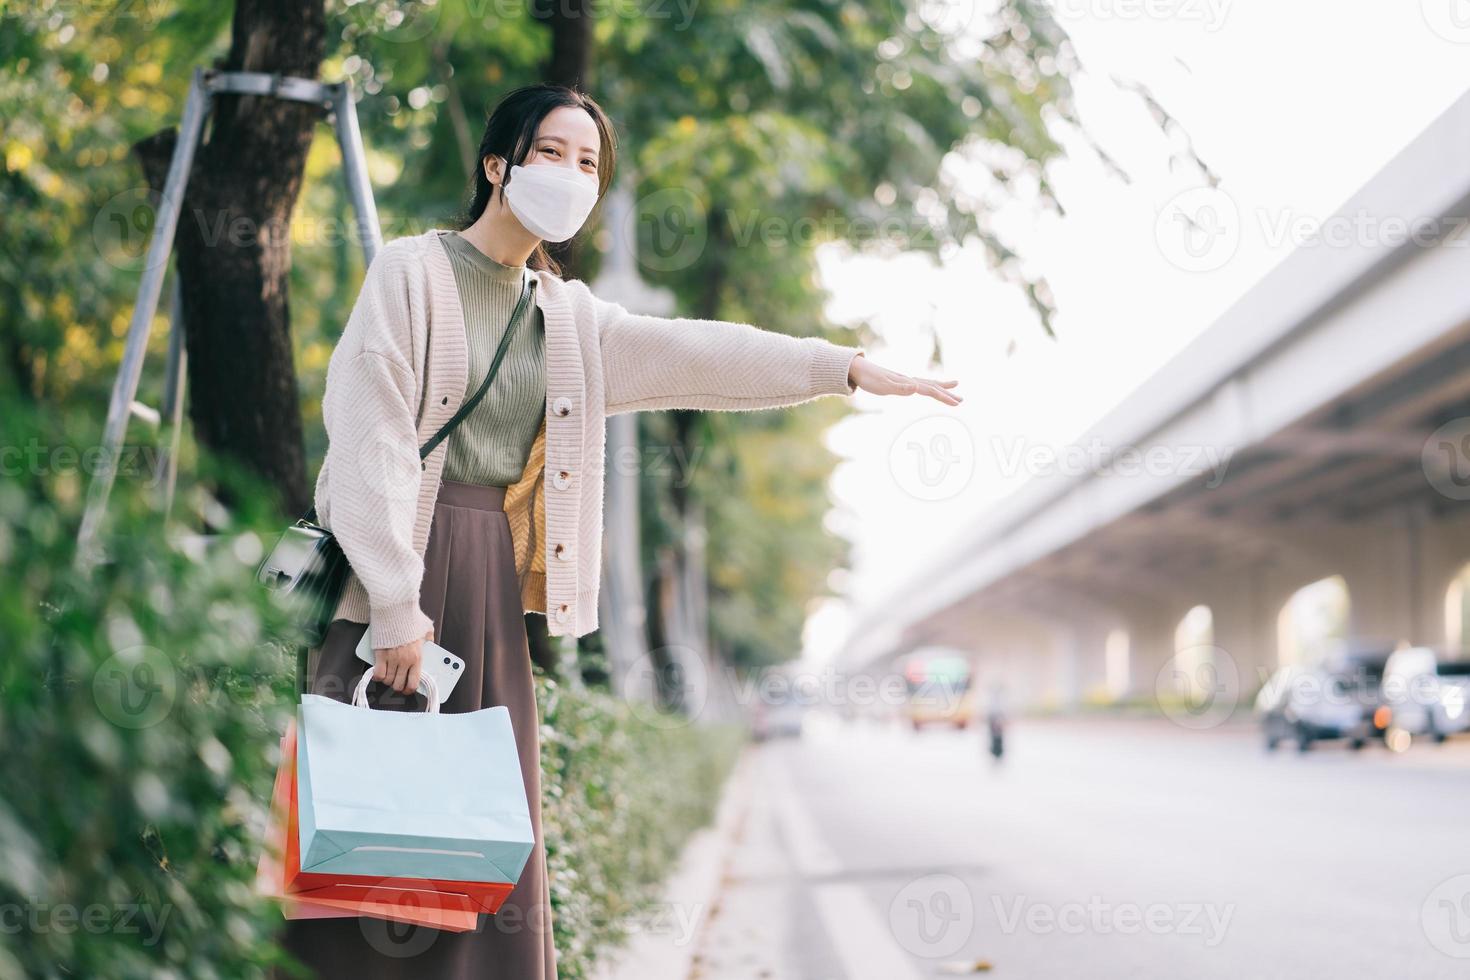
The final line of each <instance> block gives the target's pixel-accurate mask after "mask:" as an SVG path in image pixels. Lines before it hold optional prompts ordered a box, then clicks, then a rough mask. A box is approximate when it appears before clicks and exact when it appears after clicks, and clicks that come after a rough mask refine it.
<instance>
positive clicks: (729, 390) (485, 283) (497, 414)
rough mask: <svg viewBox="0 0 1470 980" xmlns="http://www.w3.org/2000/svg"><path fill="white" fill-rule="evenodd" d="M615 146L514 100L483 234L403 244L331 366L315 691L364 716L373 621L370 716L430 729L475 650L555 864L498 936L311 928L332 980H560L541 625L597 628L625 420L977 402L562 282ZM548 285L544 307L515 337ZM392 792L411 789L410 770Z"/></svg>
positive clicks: (299, 946)
mask: <svg viewBox="0 0 1470 980" xmlns="http://www.w3.org/2000/svg"><path fill="white" fill-rule="evenodd" d="M614 147H615V144H614V138H613V130H612V125H611V123H610V122H609V120H608V118H607V116H606V115H605V114H604V113H603V111H602V109H601V108H600V107H599V106H598V105H597V104H596V103H595V102H594V101H593V100H592V99H590V98H588V97H587V96H586V95H583V94H581V93H578V92H575V91H573V90H570V89H566V88H561V87H557V86H550V85H535V86H530V87H527V88H522V89H519V90H517V91H515V92H512V93H511V94H510V95H508V96H506V97H505V99H504V100H502V101H501V102H500V104H499V105H498V106H497V107H496V109H495V111H494V112H493V113H492V114H491V116H490V119H489V122H488V124H487V126H486V129H485V135H484V138H483V140H482V141H481V144H480V152H479V158H478V159H479V163H480V165H479V169H478V171H477V172H476V174H475V190H474V197H473V201H472V204H471V205H470V208H469V212H468V215H467V216H466V220H464V221H462V222H461V228H460V229H459V230H457V231H448V230H443V229H434V230H431V231H429V232H427V233H425V234H422V235H413V236H407V237H404V238H400V239H397V240H395V241H393V242H390V243H388V244H387V245H386V246H385V247H384V248H383V249H382V251H381V252H380V254H379V255H378V256H377V258H376V259H375V260H374V262H373V263H372V265H371V267H370V268H369V269H368V273H367V276H366V280H365V281H364V283H363V287H362V291H361V293H360V295H359V296H358V299H357V302H356V304H355V306H354V307H353V310H352V314H351V316H350V318H349V319H348V323H347V326H346V329H345V330H344V332H343V334H342V339H341V341H340V342H339V343H338V345H337V348H336V350H335V351H334V352H333V354H332V359H331V363H330V366H329V368H328V373H327V383H326V391H325V394H324V396H323V399H322V416H323V421H324V423H325V425H326V429H327V436H328V441H329V445H328V450H327V457H326V461H325V462H324V464H323V466H322V470H321V474H320V476H319V478H318V481H317V487H316V505H317V512H318V515H319V517H320V519H321V521H322V523H323V524H324V525H326V526H327V527H330V528H331V529H332V531H333V532H334V533H335V534H336V537H337V540H338V541H340V542H341V545H342V548H343V550H344V552H345V553H346V555H347V558H348V561H349V562H350V564H351V566H352V570H353V574H352V576H351V578H350V580H349V583H348V586H347V589H346V591H345V594H344V596H343V598H342V601H341V603H340V605H339V606H338V608H337V610H336V613H335V616H334V622H333V623H332V626H331V628H330V629H329V631H328V633H327V635H326V637H325V638H324V640H323V642H322V645H321V647H320V648H318V649H316V650H313V651H312V654H311V660H310V664H309V669H310V677H311V680H310V685H311V690H312V691H313V692H314V693H318V694H325V695H328V696H332V697H336V698H339V699H342V700H346V699H347V698H348V695H349V692H350V691H351V690H352V687H353V685H354V683H355V681H356V678H357V677H358V676H360V674H361V672H362V670H363V669H364V668H363V665H362V664H361V663H360V662H359V661H358V660H357V659H356V658H355V656H354V650H355V648H356V647H357V645H358V642H359V641H360V640H361V639H362V636H363V633H364V632H365V631H367V630H368V628H369V626H368V624H369V623H370V624H371V637H370V642H371V646H372V648H373V651H374V657H375V660H376V666H375V668H374V675H373V676H374V681H375V682H374V684H373V685H372V686H371V687H370V689H369V697H370V699H371V700H372V701H373V702H374V703H375V704H376V705H378V706H380V707H385V708H392V709H397V710H421V705H422V701H421V699H420V696H419V695H417V694H415V693H414V692H415V691H416V689H417V687H418V683H419V676H420V668H421V655H422V644H423V642H424V640H426V639H434V640H435V642H437V643H439V644H441V645H443V646H444V647H446V648H447V649H449V650H450V651H451V652H453V653H455V654H457V655H458V656H459V657H460V658H462V659H463V660H464V662H465V668H464V675H463V676H462V677H461V678H460V680H459V682H458V684H457V686H456V687H455V688H454V691H453V693H452V695H451V697H450V698H449V700H448V701H447V702H446V703H445V704H444V706H443V709H442V710H444V711H446V712H455V711H473V710H476V709H478V708H483V707H489V706H492V705H505V706H507V707H508V708H509V710H510V713H511V720H512V725H513V727H514V730H515V735H516V741H517V748H518V750H519V753H520V758H521V770H522V773H523V775H524V778H525V783H526V793H527V797H528V799H529V801H530V803H531V814H532V824H533V827H534V829H535V832H536V840H537V846H536V848H535V850H534V851H533V853H532V855H531V857H530V859H529V861H528V862H527V864H526V867H525V870H524V872H523V873H522V876H521V878H520V880H519V882H518V883H517V884H516V887H515V889H514V890H513V891H512V893H511V896H510V898H509V899H507V901H506V903H505V906H504V907H503V908H502V910H501V911H500V913H499V914H497V915H495V916H491V917H486V918H485V919H484V920H483V924H482V927H481V929H480V930H479V931H477V932H466V933H449V932H439V931H437V930H433V929H428V928H423V927H402V928H399V927H390V926H388V925H387V924H386V923H383V922H381V921H379V920H375V919H369V918H363V919H360V920H359V919H335V920H333V919H328V920H304V921H296V922H292V923H291V924H290V925H289V927H288V931H287V935H286V946H287V948H288V949H289V950H290V951H291V952H292V953H294V954H295V955H296V956H298V957H299V958H301V959H302V960H304V961H305V962H306V963H308V964H309V965H311V966H312V967H314V968H315V969H316V970H317V971H318V972H319V973H320V974H321V975H323V976H330V977H339V976H341V977H357V978H362V977H388V976H393V977H397V976H403V977H409V976H413V977H468V976H471V975H473V976H477V977H508V978H515V980H530V978H554V977H555V976H556V951H555V949H554V948H553V946H552V940H551V909H550V905H549V900H548V892H547V879H546V855H545V850H544V846H543V841H542V837H541V814H540V772H539V764H538V763H539V744H538V732H537V716H536V706H535V700H534V695H533V689H532V675H531V661H530V656H529V651H528V648H527V640H526V633H525V628H524V625H525V624H524V620H523V618H522V612H523V610H524V611H536V612H542V613H544V614H546V616H547V621H548V627H549V630H550V632H551V633H552V634H553V635H558V636H561V635H571V636H581V635H583V634H585V633H589V632H591V631H592V630H594V629H596V628H597V595H598V584H599V572H600V567H601V553H600V552H601V538H602V488H603V453H604V448H605V446H604V430H605V420H606V417H607V416H608V415H612V414H616V413H618V412H631V411H637V410H639V409H668V408H686V409H724V410H732V411H733V410H748V409H760V408H775V407H779V406H785V405H795V404H798V403H801V402H805V401H809V400H811V399H813V398H816V397H819V396H821V395H828V394H852V393H853V392H855V391H856V390H857V389H858V388H862V389H864V390H866V391H870V392H873V393H876V394H885V395H887V394H901V395H908V394H924V395H928V396H930V397H932V398H935V399H937V400H938V401H941V402H943V403H945V404H947V405H954V404H957V403H958V402H959V398H958V397H957V396H955V395H953V394H951V393H950V392H949V391H948V390H947V389H949V388H952V387H954V385H955V382H953V381H931V380H927V379H915V378H909V377H906V376H904V375H902V374H899V373H897V372H895V371H888V370H885V369H883V368H881V367H878V366H877V365H875V364H873V363H871V362H870V361H869V360H868V359H867V357H866V356H864V355H863V352H862V350H861V349H858V348H850V347H840V346H837V345H835V344H832V343H829V342H828V341H826V340H822V339H819V338H802V339H798V338H794V337H789V336H785V335H783V334H778V333H775V332H772V331H766V330H761V329H759V328H757V327H753V326H749V325H746V324H740V323H728V322H723V321H714V320H694V319H683V318H661V317H649V316H636V315H633V314H630V313H629V312H628V311H627V310H625V309H623V307H621V306H619V305H618V304H616V303H610V302H606V301H603V300H600V299H598V298H597V297H595V296H593V295H592V294H591V293H590V292H589V291H588V289H587V287H586V286H585V285H584V284H583V283H581V282H579V281H576V280H563V279H561V278H560V277H559V276H558V275H557V273H558V271H559V270H558V268H557V266H556V265H555V263H554V262H553V261H552V260H551V258H550V257H549V256H548V255H547V253H546V251H545V249H544V246H543V242H546V241H550V242H560V241H565V240H568V239H570V238H571V237H573V236H574V235H575V234H576V233H577V231H578V229H579V228H580V227H581V225H582V224H583V222H584V221H585V220H586V218H587V216H588V214H589V213H590V212H591V210H592V208H593V206H594V205H595V203H596V201H597V200H598V198H599V197H600V196H601V194H602V193H604V192H605V191H606V190H607V188H608V186H609V185H610V183H611V181H612V176H613V173H612V172H613V158H614ZM526 277H529V279H530V288H531V291H532V294H533V296H534V302H533V303H529V304H527V307H526V313H525V314H524V315H523V317H521V318H520V319H519V320H518V321H517V322H514V323H512V322H511V319H512V314H513V311H514V310H515V308H516V305H517V299H518V297H519V296H520V295H521V293H522V289H523V279H524V278H526ZM507 329H510V330H513V333H512V334H511V338H510V340H509V342H508V346H507V347H506V350H505V354H504V359H503V361H501V362H500V369H499V373H498V374H497V375H496V376H495V378H494V380H493V383H492V384H491V385H490V387H489V388H488V390H487V394H486V395H485V396H484V397H483V399H482V400H481V401H480V402H478V403H477V404H475V405H474V407H473V409H472V410H471V411H470V412H469V413H468V414H467V415H466V416H465V418H464V420H463V421H462V422H461V423H460V424H459V425H458V426H457V427H455V428H453V429H452V430H450V432H449V435H448V436H447V438H445V439H444V441H443V442H442V443H441V444H439V445H438V446H437V447H436V448H434V449H433V450H432V451H431V452H429V453H428V455H427V456H425V457H424V458H422V459H420V448H421V447H424V446H425V445H426V444H428V443H430V441H431V440H432V439H433V438H434V437H435V436H436V434H437V433H439V432H440V430H441V429H442V428H443V427H444V426H445V424H446V423H448V422H449V421H450V419H451V418H452V417H454V416H455V414H456V413H457V412H458V411H459V409H460V406H461V405H462V404H463V403H465V401H466V399H467V398H468V396H470V395H471V394H473V393H474V392H475V391H477V390H478V389H479V388H480V383H481V381H482V380H483V379H484V378H485V377H486V375H487V373H488V371H489V368H490V365H491V363H492V361H493V359H494V354H495V351H496V349H497V347H498V345H499V344H500V342H501V341H502V339H504V337H505V331H506V330H507ZM377 778H381V779H385V780H388V781H389V782H390V783H391V780H392V773H383V774H380V775H379V776H378V777H377Z"/></svg>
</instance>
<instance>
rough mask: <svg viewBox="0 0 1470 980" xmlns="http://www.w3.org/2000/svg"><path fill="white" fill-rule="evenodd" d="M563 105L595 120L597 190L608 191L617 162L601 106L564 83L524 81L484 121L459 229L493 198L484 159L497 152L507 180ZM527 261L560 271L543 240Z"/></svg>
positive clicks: (476, 217)
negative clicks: (598, 141) (598, 142)
mask: <svg viewBox="0 0 1470 980" xmlns="http://www.w3.org/2000/svg"><path fill="white" fill-rule="evenodd" d="M562 107H569V108H573V109H585V110H586V112H587V115H589V116H591V117H592V121H593V122H594V123H596V124H597V132H598V135H599V137H600V139H601V143H602V145H601V146H600V147H599V149H598V160H597V189H598V193H599V195H604V194H606V193H607V189H608V187H609V186H610V185H611V184H612V176H613V167H614V165H615V164H616V158H617V137H616V136H615V135H614V133H613V125H612V121H611V120H610V119H608V117H607V113H605V112H603V111H602V106H600V105H598V104H597V103H596V101H594V100H593V98H592V96H590V95H587V94H585V93H582V92H579V91H577V90H576V89H572V88H568V87H567V86H565V85H552V84H549V83H542V84H539V85H526V86H523V87H521V88H518V89H516V90H515V91H514V92H511V93H509V94H508V95H506V96H505V97H503V98H502V99H501V100H500V101H499V102H498V103H497V104H496V106H495V109H494V110H493V111H492V112H491V113H490V118H489V119H488V120H486V122H485V135H484V136H482V137H481V138H480V152H479V154H478V155H477V156H476V157H475V175H474V178H473V180H474V190H473V192H472V193H471V196H470V203H469V207H467V208H466V209H465V210H464V211H463V212H462V213H461V214H460V216H459V219H458V220H459V230H460V231H463V230H464V229H466V228H468V227H469V226H470V225H472V224H474V223H475V222H476V221H478V220H479V219H480V215H482V214H484V213H485V208H486V207H487V206H489V204H490V201H491V199H492V198H493V197H494V194H495V185H493V184H491V183H490V179H489V178H488V177H486V176H485V158H486V157H490V156H498V157H501V158H502V159H504V160H506V161H507V165H506V169H505V175H504V179H505V180H506V181H507V182H508V181H509V180H510V168H511V167H512V166H515V165H517V164H519V163H521V162H522V161H524V160H525V159H526V157H527V156H529V155H530V152H531V149H532V146H533V144H534V143H535V140H536V131H537V130H538V129H539V128H540V127H541V120H543V119H545V118H546V117H547V115H549V114H550V113H551V112H552V111H553V110H555V109H560V108H562ZM526 264H527V265H529V266H530V267H531V268H533V269H545V270H547V271H548V272H551V273H552V274H553V275H561V266H560V264H558V263H557V261H556V260H555V259H553V258H552V257H551V255H550V254H549V253H548V252H547V251H546V243H545V242H542V243H541V244H539V245H537V246H536V251H534V252H532V253H531V257H530V258H529V259H527V260H526Z"/></svg>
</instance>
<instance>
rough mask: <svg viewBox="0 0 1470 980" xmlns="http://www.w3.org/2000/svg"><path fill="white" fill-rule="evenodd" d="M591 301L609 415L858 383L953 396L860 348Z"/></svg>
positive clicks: (756, 399)
mask: <svg viewBox="0 0 1470 980" xmlns="http://www.w3.org/2000/svg"><path fill="white" fill-rule="evenodd" d="M589 295H590V294H589ZM591 301H592V304H593V308H594V310H595V311H596V316H597V325H598V333H599V336H600V339H601V346H602V360H603V378H604V384H605V390H606V402H607V405H606V411H607V414H609V415H616V414H618V413H620V412H634V411H642V410H650V409H704V410H725V411H743V410H750V409H761V408H780V407H784V406H788V405H797V404H800V403H802V402H806V401H810V400H812V399H814V398H818V397H820V396H822V395H851V394H853V393H855V392H856V391H857V390H858V389H859V388H863V389H864V390H866V391H871V392H874V393H876V394H913V393H915V392H919V393H923V394H929V395H931V396H932V397H936V398H939V399H940V400H941V401H947V402H948V403H949V404H956V403H957V399H956V398H955V396H953V395H950V394H949V393H948V392H947V391H943V390H942V389H943V388H945V387H953V386H954V384H955V382H953V381H950V382H935V381H928V380H916V379H910V378H906V377H905V376H904V375H901V374H898V373H897V372H895V371H889V370H887V369H885V368H881V367H878V366H877V365H874V364H872V363H870V362H869V361H868V358H867V357H866V356H865V354H864V351H863V350H862V348H859V347H843V346H840V345H838V344H834V343H832V342H830V341H828V340H824V339H822V338H820V337H790V336H787V335H786V334H782V333H777V332H776V331H773V330H764V329H762V328H760V327H756V326H752V325H751V324H748V323H736V322H731V321H727V320H700V319H695V318H691V317H657V316H643V315H639V314H634V313H629V312H628V311H627V310H626V309H625V308H623V306H622V305H620V304H618V303H612V302H608V301H606V300H601V299H598V298H597V297H595V296H593V297H591ZM905 385H907V386H908V388H907V390H905Z"/></svg>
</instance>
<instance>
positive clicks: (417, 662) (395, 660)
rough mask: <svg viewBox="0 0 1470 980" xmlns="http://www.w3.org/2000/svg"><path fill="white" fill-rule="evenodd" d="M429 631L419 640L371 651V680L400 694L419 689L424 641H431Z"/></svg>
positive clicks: (431, 633)
mask: <svg viewBox="0 0 1470 980" xmlns="http://www.w3.org/2000/svg"><path fill="white" fill-rule="evenodd" d="M433 638H434V631H433V630H432V629H431V630H429V632H428V633H426V634H425V635H424V636H423V637H422V638H421V639H417V640H412V641H410V642H408V643H403V644H400V645H398V646H396V647H387V648H384V649H381V650H374V651H373V660H374V664H373V680H375V681H378V682H379V683H382V684H387V685H388V686H389V687H391V688H393V690H395V691H398V692H399V693H400V694H412V693H413V692H414V691H417V690H418V689H419V672H420V668H421V666H422V664H423V659H424V641H425V640H432V639H433Z"/></svg>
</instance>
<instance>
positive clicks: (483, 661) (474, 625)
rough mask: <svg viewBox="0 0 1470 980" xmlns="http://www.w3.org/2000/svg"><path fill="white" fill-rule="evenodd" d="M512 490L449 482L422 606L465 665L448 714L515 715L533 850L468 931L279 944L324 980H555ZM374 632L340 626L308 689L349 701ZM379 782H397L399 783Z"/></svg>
mask: <svg viewBox="0 0 1470 980" xmlns="http://www.w3.org/2000/svg"><path fill="white" fill-rule="evenodd" d="M504 500H505V488H504V487H482V486H475V485H473V484H469V483H455V482H452V481H447V480H446V481H444V482H443V484H442V485H441V488H440V490H439V497H438V500H437V502H436V503H435V506H434V519H433V523H432V524H431V525H430V528H429V542H428V550H427V552H426V553H425V555H424V579H423V584H422V587H421V589H420V598H419V604H420V605H421V606H422V608H423V610H424V613H425V614H426V615H427V616H429V617H430V618H431V619H433V620H434V639H435V642H437V643H438V644H440V645H441V646H443V647H445V648H446V649H448V650H449V651H451V652H453V653H455V654H458V655H459V657H460V658H461V659H462V660H464V664H465V666H464V670H465V673H464V676H463V677H461V678H460V679H459V682H458V683H457V684H456V685H455V688H454V691H453V693H452V694H450V696H449V699H448V700H447V701H446V702H445V703H444V705H443V707H442V708H441V709H440V710H442V711H445V712H458V711H474V710H476V709H478V708H488V707H493V706H495V705H505V706H506V707H507V708H509V709H510V719H511V726H512V728H513V729H514V731H515V737H516V748H517V749H518V750H519V752H520V759H521V773H522V775H523V776H524V777H525V781H526V797H527V799H528V800H529V802H530V809H531V826H532V828H533V829H534V830H535V833H536V847H535V849H534V850H533V851H532V852H531V857H530V858H529V860H527V862H526V867H525V870H524V871H522V872H521V877H520V880H519V881H518V882H517V883H516V886H515V888H514V889H512V891H511V893H510V897H508V898H507V899H506V900H505V904H504V905H503V906H502V907H501V909H500V911H499V912H498V913H496V914H495V915H482V916H481V917H480V925H479V928H478V929H476V930H474V931H471V932H461V933H455V932H443V931H440V930H438V929H431V928H429V927H427V926H410V925H401V924H397V923H390V922H386V921H384V920H382V919H376V918H371V917H368V916H362V917H359V918H348V919H297V920H293V921H291V922H288V923H287V924H286V929H285V934H284V936H283V940H282V942H283V945H284V946H285V947H286V950H287V951H288V952H289V953H290V954H291V955H293V956H295V957H296V958H297V959H300V960H301V961H302V962H304V963H306V964H307V965H308V966H309V967H311V968H312V969H313V970H314V971H315V973H316V975H317V976H319V977H323V978H331V980H335V978H339V977H350V978H352V980H369V978H372V980H376V978H380V977H393V978H396V977H403V978H410V977H412V978H415V980H418V978H425V980H427V978H440V977H442V978H459V977H493V978H506V980H555V978H556V949H555V947H554V946H553V945H552V935H551V900H550V893H549V891H548V888H547V880H546V848H545V842H544V840H543V839H542V836H541V766H540V740H539V738H538V727H539V722H538V719H537V713H536V698H535V691H534V689H533V687H532V680H531V655H530V649H529V646H528V644H527V640H526V628H525V620H524V619H523V618H522V616H523V614H522V610H521V590H520V587H519V582H518V579H517V577H516V569H515V558H514V555H515V552H514V551H513V549H512V546H511V534H510V523H509V521H508V520H507V519H506V516H505V511H504V510H503V508H502V505H503V502H504ZM366 629H367V626H366V624H363V623H353V622H349V621H348V620H345V619H339V620H337V621H335V622H334V623H332V625H331V627H330V628H329V629H328V631H327V634H326V637H325V638H324V639H323V641H322V645H321V646H320V647H319V648H317V649H315V650H313V651H311V654H310V659H309V661H308V664H307V677H308V678H309V680H308V684H309V690H310V691H311V692H312V693H314V694H322V695H325V696H327V697H332V698H336V699H337V700H339V701H349V700H351V692H352V689H353V687H354V686H356V683H357V678H359V677H361V676H362V672H363V671H364V670H366V669H367V665H366V664H364V663H363V662H362V661H360V660H358V659H357V656H356V649H357V644H358V641H359V640H361V639H362V634H363V631H364V630H366ZM368 699H369V701H371V702H372V703H373V704H374V705H375V706H376V707H381V708H384V709H388V710H400V711H403V710H406V711H421V710H423V703H424V699H423V698H422V697H421V696H420V695H417V694H412V695H404V694H399V693H398V692H396V691H394V690H393V689H392V688H390V687H387V686H386V685H382V684H378V683H377V682H376V681H375V682H373V683H372V684H371V685H369V687H368ZM381 778H383V779H385V780H389V781H390V782H391V780H392V775H391V774H384V775H383V776H382V777H381Z"/></svg>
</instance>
